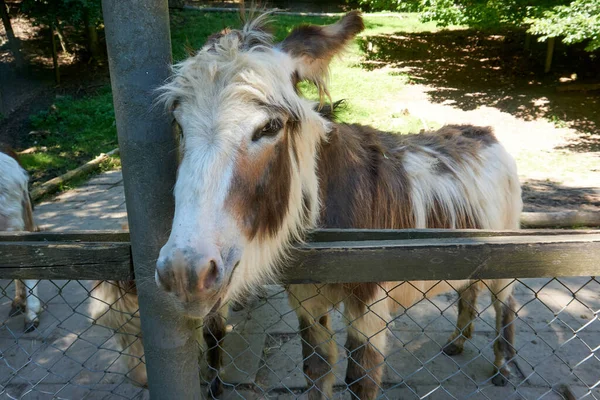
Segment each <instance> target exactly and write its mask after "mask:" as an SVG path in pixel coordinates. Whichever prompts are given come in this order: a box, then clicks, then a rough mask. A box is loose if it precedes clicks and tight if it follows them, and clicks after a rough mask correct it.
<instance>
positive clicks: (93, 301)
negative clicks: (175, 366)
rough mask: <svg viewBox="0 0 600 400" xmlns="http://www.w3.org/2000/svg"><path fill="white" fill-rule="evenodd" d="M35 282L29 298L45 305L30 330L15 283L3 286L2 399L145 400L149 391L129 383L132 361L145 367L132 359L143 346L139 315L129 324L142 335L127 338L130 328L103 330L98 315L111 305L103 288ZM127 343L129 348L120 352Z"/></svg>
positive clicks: (91, 284)
mask: <svg viewBox="0 0 600 400" xmlns="http://www.w3.org/2000/svg"><path fill="white" fill-rule="evenodd" d="M29 282H30V281H29ZM34 282H35V286H29V287H28V286H26V289H27V290H26V292H27V293H26V294H27V296H35V294H34V293H35V292H37V298H38V299H39V300H40V302H41V304H42V311H41V313H40V314H39V325H38V326H37V327H32V326H28V324H27V323H26V322H25V315H24V314H23V313H22V312H21V310H20V309H19V307H12V303H13V300H14V298H15V286H16V285H15V281H14V280H0V316H1V317H0V321H2V324H1V326H0V398H2V399H4V398H7V399H89V398H93V399H97V398H107V399H108V398H110V399H113V398H114V399H119V398H125V399H138V398H146V397H147V393H146V392H147V391H146V390H144V389H143V388H141V387H140V386H138V385H136V384H135V382H134V381H133V380H132V378H130V377H128V375H131V371H130V369H131V366H130V365H131V364H132V362H131V361H130V360H131V359H132V358H135V359H137V363H139V364H141V363H142V362H143V360H142V359H140V358H139V357H136V355H132V354H131V349H133V348H134V347H135V344H136V343H141V339H140V336H141V335H140V334H139V315H138V313H137V312H134V313H133V314H131V315H127V316H126V318H125V321H129V322H128V323H131V324H135V325H137V326H138V332H137V334H129V333H126V332H127V331H126V329H125V328H126V326H123V327H111V328H108V327H105V326H101V325H100V324H97V323H95V322H96V321H95V320H94V318H93V311H94V310H98V311H99V313H100V314H102V309H108V305H107V304H106V302H105V301H104V299H101V298H100V297H99V296H98V295H97V291H98V284H99V283H97V282H94V281H77V280H54V281H52V280H42V281H34ZM35 289H37V290H35ZM28 330H29V332H27V331H28ZM123 337H126V339H125V341H126V342H127V343H129V346H127V347H124V346H120V342H119V341H123ZM134 365H135V364H134Z"/></svg>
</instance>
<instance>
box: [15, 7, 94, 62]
mask: <svg viewBox="0 0 600 400" xmlns="http://www.w3.org/2000/svg"><path fill="white" fill-rule="evenodd" d="M21 11H22V12H23V13H24V14H25V15H26V16H27V17H28V18H29V19H31V20H32V21H33V23H35V24H37V25H46V26H48V27H50V28H54V29H56V33H57V34H58V36H59V38H60V41H61V46H62V47H63V51H67V44H66V40H65V37H64V35H63V32H64V28H66V27H68V26H70V27H75V28H83V29H84V33H85V38H86V48H87V50H88V52H89V53H90V54H91V55H93V56H98V53H99V50H98V49H99V46H98V35H97V31H96V28H97V27H98V25H99V24H100V23H101V21H102V9H101V5H100V0H23V1H22V3H21Z"/></svg>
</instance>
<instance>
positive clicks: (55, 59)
mask: <svg viewBox="0 0 600 400" xmlns="http://www.w3.org/2000/svg"><path fill="white" fill-rule="evenodd" d="M49 28H50V42H51V46H52V65H53V66H54V80H55V81H56V83H57V84H59V83H60V71H59V70H58V53H57V51H56V38H55V31H54V23H52V22H50V26H49Z"/></svg>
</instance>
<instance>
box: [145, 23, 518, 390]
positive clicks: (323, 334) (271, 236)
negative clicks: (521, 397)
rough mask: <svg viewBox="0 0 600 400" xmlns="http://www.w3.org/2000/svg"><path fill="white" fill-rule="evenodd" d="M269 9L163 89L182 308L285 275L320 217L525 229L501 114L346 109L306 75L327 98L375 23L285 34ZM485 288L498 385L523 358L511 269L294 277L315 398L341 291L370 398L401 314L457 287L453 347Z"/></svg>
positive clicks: (168, 284) (353, 352) (166, 262)
mask: <svg viewBox="0 0 600 400" xmlns="http://www.w3.org/2000/svg"><path fill="white" fill-rule="evenodd" d="M267 19H268V17H266V16H265V15H261V16H258V17H255V18H254V17H252V18H250V19H248V20H247V21H246V22H245V25H244V27H243V28H242V29H241V30H229V29H228V30H225V31H222V32H220V33H217V34H215V35H213V36H211V37H210V38H209V39H208V41H207V42H206V44H205V45H204V46H203V47H202V48H201V49H200V50H199V51H198V52H197V53H196V54H195V55H192V56H190V57H189V58H187V59H186V60H184V61H182V62H181V63H179V64H177V65H175V66H174V67H173V74H172V77H171V79H170V81H168V82H167V83H166V84H165V85H164V86H162V88H161V95H160V100H162V101H163V102H164V103H165V104H166V106H167V107H168V108H169V109H171V110H172V112H173V115H174V118H175V120H176V122H177V123H178V125H179V126H180V128H181V129H180V131H181V137H180V144H181V149H180V151H181V156H182V158H181V162H180V165H179V170H178V177H177V182H176V185H175V189H174V196H175V215H174V220H173V225H172V231H171V233H170V237H169V239H168V241H167V243H166V244H165V245H164V247H163V248H162V249H161V251H160V254H159V257H158V260H157V264H156V274H155V278H156V282H157V284H158V285H159V287H161V288H162V289H163V290H164V291H165V292H167V293H169V295H170V296H171V297H172V298H173V299H174V301H175V303H176V304H178V307H180V310H181V312H182V313H184V314H185V315H187V316H189V317H191V318H204V317H206V316H207V315H211V313H212V312H213V311H214V310H216V309H218V308H219V307H220V305H221V304H225V303H226V302H227V301H230V300H238V299H239V296H241V295H242V294H244V293H247V291H248V290H252V289H253V288H256V287H258V286H259V285H261V284H262V283H265V282H266V281H269V280H273V279H276V278H277V276H278V275H279V273H281V271H282V269H283V268H282V267H283V265H285V256H286V254H287V251H288V250H289V249H290V248H291V247H292V245H293V243H295V242H297V241H301V240H302V239H303V237H304V234H305V233H306V232H307V231H308V230H309V229H313V228H315V227H321V228H367V229H375V228H377V229H388V228H390V229H392V228H393V229H399V228H448V229H459V228H460V229H465V228H482V229H518V228H519V214H520V211H521V208H522V201H521V189H520V186H519V180H518V176H517V171H516V165H515V162H514V160H513V159H512V158H511V156H510V155H509V154H508V153H507V152H506V151H505V149H504V148H503V147H502V146H501V145H500V144H499V143H498V140H497V139H496V137H495V136H494V134H493V133H492V131H491V129H490V128H482V127H475V126H470V125H451V126H445V127H443V128H441V129H440V130H439V131H437V132H431V133H423V134H419V135H411V136H398V135H393V134H390V133H385V132H381V131H378V130H376V129H373V128H370V127H366V126H360V125H346V124H340V123H335V122H333V121H332V120H330V119H328V118H325V117H324V116H323V115H321V114H320V113H319V112H318V111H315V103H314V102H312V101H309V100H308V99H306V98H304V97H303V96H302V94H301V93H300V90H299V87H298V84H299V82H301V81H304V80H307V81H310V82H313V83H314V84H315V85H316V86H317V88H318V90H319V93H320V95H321V102H323V99H324V98H330V96H329V91H328V87H327V75H328V68H329V63H330V61H331V59H332V58H333V57H334V56H335V55H336V54H339V53H340V52H341V51H342V50H343V49H344V47H345V46H346V45H347V44H348V43H349V42H351V40H353V38H354V37H355V36H356V35H357V34H358V33H359V32H361V31H362V30H363V29H364V24H363V20H362V17H361V14H360V13H359V12H350V13H348V14H346V15H345V16H344V17H342V18H341V19H340V20H339V21H338V22H337V23H335V24H332V25H327V26H301V27H298V28H296V29H295V30H293V31H292V32H291V33H290V35H289V36H288V37H287V38H286V39H284V40H283V41H282V42H280V43H277V44H276V43H274V41H273V36H272V35H271V34H270V33H269V31H268V29H267V27H266V23H267ZM484 286H487V287H488V288H489V289H490V291H491V293H492V296H493V298H494V308H495V311H496V315H497V317H496V329H497V338H496V341H495V346H494V352H495V361H494V363H495V366H496V371H495V372H494V377H493V382H494V383H495V384H497V385H503V384H505V383H506V381H507V379H508V377H509V375H510V361H511V359H512V358H513V356H514V347H513V340H514V324H513V319H514V312H513V309H514V305H513V297H512V285H511V280H490V281H484V282H480V281H476V282H471V281H461V282H429V281H420V282H411V283H410V284H401V283H399V282H379V283H360V284H327V285H320V286H316V285H290V286H289V288H288V293H289V299H290V303H291V305H292V307H293V308H294V309H295V310H296V313H297V316H298V318H299V322H300V330H301V336H302V339H303V346H302V351H303V359H304V373H305V375H306V378H307V382H308V386H309V389H308V394H309V397H310V398H331V397H332V395H333V383H334V375H333V373H332V372H331V366H332V365H334V364H335V363H336V357H337V355H336V346H335V343H334V340H333V339H332V334H333V333H332V331H331V320H330V315H329V312H330V310H331V309H332V307H334V306H335V305H339V304H341V303H343V305H344V314H345V316H346V321H347V324H348V338H347V342H346V349H347V351H348V359H349V360H348V368H347V372H346V382H347V384H348V385H349V388H350V390H351V391H352V392H353V394H354V395H355V396H356V397H358V398H361V399H372V398H375V397H376V396H377V394H378V391H379V388H380V384H381V379H382V374H383V366H384V364H385V363H384V358H385V355H386V347H387V329H386V328H387V325H388V323H389V322H390V321H392V320H393V316H392V315H393V314H394V312H395V311H397V309H398V308H399V307H400V306H401V307H409V306H411V305H412V304H414V303H416V302H417V301H419V300H421V299H423V298H424V297H425V296H427V297H431V296H435V295H438V294H440V293H444V292H447V291H451V290H454V289H453V288H456V287H460V288H461V289H459V294H460V300H459V303H458V308H459V316H458V321H457V328H456V331H455V332H454V333H453V334H452V336H451V337H450V339H449V342H448V345H447V346H446V347H445V348H444V351H445V352H446V353H448V354H457V353H460V352H461V351H462V349H463V344H464V342H465V340H466V338H469V337H470V336H471V333H472V331H473V319H474V318H475V315H476V310H475V304H476V299H477V295H478V293H479V292H480V290H481V289H482V287H484Z"/></svg>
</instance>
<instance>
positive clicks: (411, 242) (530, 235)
mask: <svg viewBox="0 0 600 400" xmlns="http://www.w3.org/2000/svg"><path fill="white" fill-rule="evenodd" d="M582 232H584V233H582ZM535 233H538V234H535ZM539 233H542V234H539ZM82 238H83V239H85V240H80V239H82ZM16 239H19V240H18V241H17V240H16ZM109 239H110V240H109ZM126 239H128V234H127V232H122V231H112V232H86V233H83V234H82V233H71V234H57V233H52V234H50V233H47V232H37V233H22V234H21V233H19V234H12V235H6V234H3V235H0V278H19V279H27V278H29V279H113V280H120V279H123V280H125V279H130V278H131V277H132V268H131V251H130V246H129V242H127V241H126ZM311 239H312V242H307V243H306V244H303V245H300V246H299V247H298V248H297V249H296V250H294V251H293V252H292V257H291V259H290V262H289V263H288V267H287V268H286V269H285V272H284V274H285V281H287V282H296V283H300V282H322V283H326V282H331V283H333V282H372V281H389V280H392V281H395V280H418V279H424V280H427V279H465V278H469V277H470V278H527V277H550V276H578V275H579V276H585V275H600V262H598V260H600V231H578V230H575V231H515V232H485V231H449V230H445V231H440V230H403V231H356V230H354V231H335V230H328V231H318V232H315V233H313V234H312V237H311ZM367 239H368V240H367ZM391 239H393V240H391ZM88 240H91V241H88Z"/></svg>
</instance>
